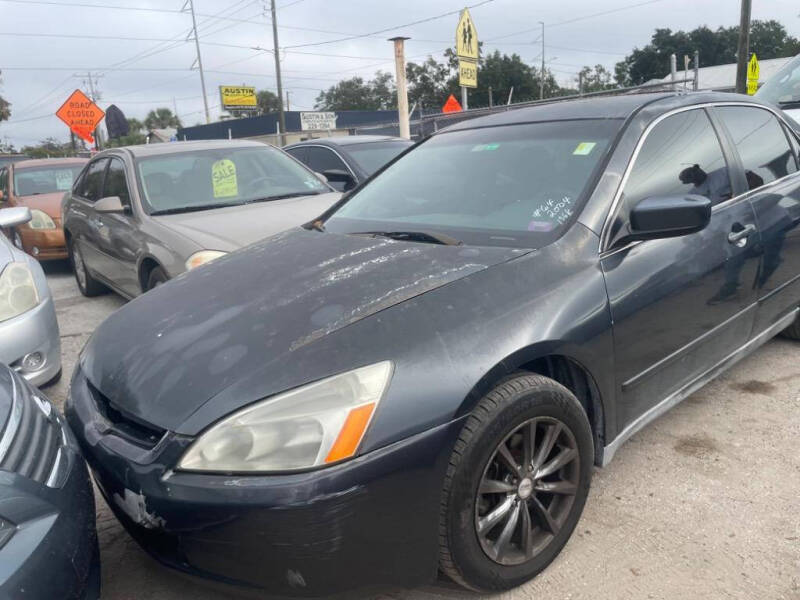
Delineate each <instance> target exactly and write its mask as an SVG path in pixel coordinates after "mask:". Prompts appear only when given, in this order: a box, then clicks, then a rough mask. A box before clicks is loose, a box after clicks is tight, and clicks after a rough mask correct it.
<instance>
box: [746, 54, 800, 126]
mask: <svg viewBox="0 0 800 600" xmlns="http://www.w3.org/2000/svg"><path fill="white" fill-rule="evenodd" d="M756 97H757V98H758V99H759V100H762V101H764V102H771V103H772V104H775V105H776V106H778V107H780V108H781V109H782V110H783V112H785V113H786V114H787V115H789V116H790V117H792V118H793V119H795V120H800V54H798V55H797V56H795V57H794V58H793V59H792V60H790V61H789V62H787V63H786V64H785V65H783V66H782V67H781V68H780V69H779V70H778V72H777V73H775V75H773V76H772V77H770V78H769V79H768V80H767V81H766V82H765V83H764V85H762V86H761V87H760V88H759V89H758V91H757V92H756Z"/></svg>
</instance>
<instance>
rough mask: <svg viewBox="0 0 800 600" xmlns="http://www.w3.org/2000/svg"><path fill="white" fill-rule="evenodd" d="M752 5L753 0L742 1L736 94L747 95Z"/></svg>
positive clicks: (737, 53)
mask: <svg viewBox="0 0 800 600" xmlns="http://www.w3.org/2000/svg"><path fill="white" fill-rule="evenodd" d="M750 5H751V0H741V15H740V17H739V48H738V51H737V52H736V93H737V94H746V93H747V63H748V61H749V60H750Z"/></svg>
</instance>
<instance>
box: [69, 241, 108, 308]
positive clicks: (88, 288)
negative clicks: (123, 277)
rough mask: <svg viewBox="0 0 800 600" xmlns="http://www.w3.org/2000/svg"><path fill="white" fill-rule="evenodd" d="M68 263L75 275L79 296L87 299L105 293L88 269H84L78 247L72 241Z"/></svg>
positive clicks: (101, 285)
mask: <svg viewBox="0 0 800 600" xmlns="http://www.w3.org/2000/svg"><path fill="white" fill-rule="evenodd" d="M68 248H69V262H70V263H71V264H72V271H73V272H74V273H75V282H76V283H77V284H78V289H79V290H80V291H81V294H83V295H84V296H86V297H87V298H91V297H93V296H99V295H100V294H103V293H105V292H106V287H105V286H104V285H103V284H102V283H100V282H99V281H97V280H96V279H95V278H94V277H92V274H91V273H89V269H87V268H86V263H85V262H84V260H83V254H82V253H81V250H80V246H79V245H78V244H76V243H75V241H74V240H70V241H69V245H68Z"/></svg>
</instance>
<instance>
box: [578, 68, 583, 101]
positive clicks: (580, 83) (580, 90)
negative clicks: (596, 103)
mask: <svg viewBox="0 0 800 600" xmlns="http://www.w3.org/2000/svg"><path fill="white" fill-rule="evenodd" d="M578 96H583V71H580V72H579V73H578Z"/></svg>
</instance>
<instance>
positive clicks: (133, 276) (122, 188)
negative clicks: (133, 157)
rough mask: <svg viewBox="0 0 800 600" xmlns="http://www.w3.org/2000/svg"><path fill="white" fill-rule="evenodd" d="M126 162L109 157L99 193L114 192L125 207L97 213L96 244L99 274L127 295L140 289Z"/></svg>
mask: <svg viewBox="0 0 800 600" xmlns="http://www.w3.org/2000/svg"><path fill="white" fill-rule="evenodd" d="M128 181H129V179H128V174H127V170H126V168H125V163H124V162H123V161H122V159H121V158H119V157H111V158H110V159H109V163H108V167H107V170H106V176H105V182H104V184H103V193H102V197H103V198H106V197H108V196H117V197H119V199H120V202H122V206H123V207H125V212H122V213H97V214H95V217H94V219H95V221H96V223H97V246H98V251H99V254H100V263H99V265H98V271H99V274H100V275H102V276H103V277H104V278H105V279H107V280H108V281H110V282H111V283H113V284H114V286H115V287H117V288H118V289H119V290H120V291H122V292H123V293H125V294H128V295H129V296H136V295H138V294H139V293H140V292H141V289H140V286H139V278H138V276H137V268H136V261H137V257H138V253H139V236H138V230H137V222H136V217H135V215H134V214H133V209H132V207H131V196H130V191H129V190H130V188H129V186H128Z"/></svg>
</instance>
